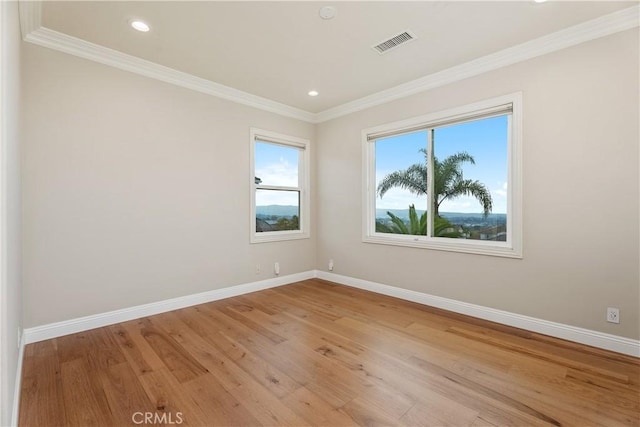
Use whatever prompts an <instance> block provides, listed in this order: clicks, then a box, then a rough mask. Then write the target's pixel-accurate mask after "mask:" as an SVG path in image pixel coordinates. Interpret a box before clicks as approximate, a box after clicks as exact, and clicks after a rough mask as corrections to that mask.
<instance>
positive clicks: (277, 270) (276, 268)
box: [273, 261, 280, 276]
mask: <svg viewBox="0 0 640 427" xmlns="http://www.w3.org/2000/svg"><path fill="white" fill-rule="evenodd" d="M273 272H274V274H275V275H276V276H278V275H279V274H280V263H279V262H278V261H276V263H275V264H273Z"/></svg>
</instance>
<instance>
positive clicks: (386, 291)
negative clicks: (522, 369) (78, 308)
mask: <svg viewBox="0 0 640 427" xmlns="http://www.w3.org/2000/svg"><path fill="white" fill-rule="evenodd" d="M314 277H318V278H320V279H325V280H329V281H331V282H335V283H340V284H342V285H346V286H351V287H355V288H359V289H364V290H367V291H371V292H376V293H379V294H383V295H389V296H392V297H396V298H400V299H404V300H407V301H413V302H417V303H420V304H424V305H428V306H431V307H436V308H441V309H443V310H448V311H452V312H454V313H460V314H465V315H468V316H472V317H477V318H480V319H485V320H490V321H492V322H496V323H501V324H503V325H508V326H514V327H517V328H521V329H525V330H528V331H532V332H537V333H541V334H545V335H549V336H552V337H556V338H562V339H565V340H569V341H574V342H577V343H581V344H586V345H590V346H593V347H598V348H602V349H605V350H611V351H615V352H617V353H622V354H627V355H630V356H635V357H640V341H638V340H633V339H630V338H624V337H619V336H616V335H611V334H605V333H603V332H597V331H592V330H589V329H583V328H579V327H576V326H570V325H564V324H562V323H556V322H550V321H548V320H542V319H536V318H535V317H529V316H523V315H521V314H516V313H510V312H508V311H503V310H497V309H494V308H489V307H483V306H480V305H476V304H470V303H466V302H461V301H456V300H453V299H449V298H443V297H438V296H435V295H429V294H425V293H422V292H416V291H412V290H409V289H402V288H397V287H394V286H389V285H383V284H381V283H376V282H371V281H368V280H362V279H356V278H353V277H348V276H342V275H339V274H335V273H330V272H326V271H321V270H311V271H305V272H302V273H297V274H291V275H288V276H282V277H276V278H273V279H267V280H261V281H259V282H252V283H245V284H242V285H237V286H231V287H228V288H222V289H216V290H212V291H207V292H202V293H199V294H194V295H186V296H183V297H178V298H173V299H169V300H164V301H158V302H154V303H150V304H144V305H139V306H136V307H129V308H125V309H121V310H115V311H110V312H107V313H101V314H96V315H92V316H86V317H81V318H77V319H70V320H66V321H62V322H56V323H50V324H48V325H42V326H36V327H33V328H28V329H25V330H24V333H23V335H22V345H21V351H22V347H24V345H26V344H30V343H34V342H38V341H43V340H47V339H51V338H56V337H60V336H63V335H69V334H73V333H77V332H82V331H86V330H89V329H95V328H100V327H103V326H108V325H113V324H115V323H120V322H125V321H128V320H133V319H138V318H141V317H145V316H151V315H154V314H159V313H165V312H167V311H171V310H177V309H180V308H184V307H190V306H193V305H197V304H203V303H206V302H210V301H216V300H220V299H224V298H230V297H234V296H237V295H243V294H247V293H250V292H256V291H260V290H263V289H269V288H274V287H277V286H282V285H287V284H290V283H294V282H299V281H302V280H307V279H311V278H314ZM20 358H21V360H20V364H22V355H21V356H20ZM20 366H21V365H20ZM20 369H21V368H20Z"/></svg>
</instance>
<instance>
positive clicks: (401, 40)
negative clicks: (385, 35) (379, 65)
mask: <svg viewBox="0 0 640 427" xmlns="http://www.w3.org/2000/svg"><path fill="white" fill-rule="evenodd" d="M415 39H416V35H415V34H414V33H413V32H412V31H410V30H407V31H403V32H401V33H400V34H396V35H395V36H393V37H391V38H389V39H388V40H385V41H383V42H381V43H378V44H377V45H375V46H371V48H372V49H373V50H375V51H376V52H378V53H379V54H380V55H382V54H383V53H387V52H389V51H390V50H392V49H395V48H397V47H398V46H400V45H403V44H405V43H408V42H410V41H412V40H415Z"/></svg>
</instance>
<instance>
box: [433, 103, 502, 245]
mask: <svg viewBox="0 0 640 427" xmlns="http://www.w3.org/2000/svg"><path fill="white" fill-rule="evenodd" d="M508 127H509V120H508V115H503V116H498V117H491V118H488V119H482V120H476V121H472V122H467V123H461V124H457V125H452V126H446V127H442V128H437V129H435V130H434V135H433V141H434V142H433V144H434V169H435V175H434V195H435V197H436V200H435V201H436V203H437V206H434V211H435V212H436V216H435V218H434V237H447V238H462V239H473V240H493V241H506V239H507V181H508V172H507V171H508V168H507V142H508Z"/></svg>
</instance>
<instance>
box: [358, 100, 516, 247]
mask: <svg viewBox="0 0 640 427" xmlns="http://www.w3.org/2000/svg"><path fill="white" fill-rule="evenodd" d="M520 98H521V96H520V95H519V94H516V95H510V96H506V97H501V98H498V99H493V100H489V101H485V102H481V103H476V104H473V105H469V106H466V107H462V108H458V109H454V110H448V111H444V112H441V113H436V114H430V115H428V116H423V117H418V118H415V119H410V120H406V121H403V122H397V123H391V124H388V125H383V126H379V127H376V128H372V129H367V130H365V131H363V138H364V145H365V150H364V156H365V164H366V168H365V177H364V180H365V188H366V194H365V202H364V206H365V212H364V236H363V240H364V241H365V242H371V243H382V244H391V245H401V246H413V247H422V248H429V249H440V250H446V251H456V252H470V253H478V254H485V255H498V256H509V257H521V256H522V247H521V235H522V225H521V224H522V222H521V208H520V207H521V199H522V194H521V193H522V192H521V184H520V174H521V172H520V164H521V161H520V132H521V131H520V121H521V117H520Z"/></svg>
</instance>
